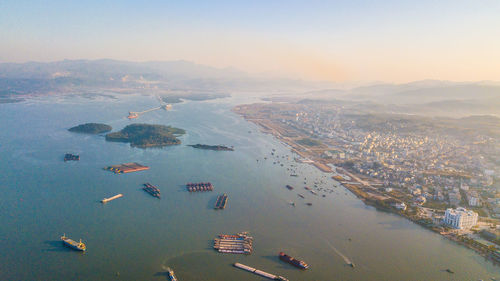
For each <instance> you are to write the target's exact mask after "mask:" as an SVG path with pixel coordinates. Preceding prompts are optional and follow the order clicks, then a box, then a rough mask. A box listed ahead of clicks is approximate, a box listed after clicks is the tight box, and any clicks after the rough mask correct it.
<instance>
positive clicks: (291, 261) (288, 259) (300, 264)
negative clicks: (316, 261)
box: [279, 252, 309, 269]
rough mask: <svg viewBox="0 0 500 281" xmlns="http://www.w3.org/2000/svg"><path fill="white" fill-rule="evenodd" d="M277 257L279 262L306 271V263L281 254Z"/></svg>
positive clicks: (307, 266)
mask: <svg viewBox="0 0 500 281" xmlns="http://www.w3.org/2000/svg"><path fill="white" fill-rule="evenodd" d="M279 257H280V260H282V261H284V262H287V263H289V264H291V265H293V266H296V267H298V268H300V269H308V268H309V265H308V264H307V263H305V262H303V261H300V260H297V259H294V258H292V257H290V256H289V255H287V254H285V253H283V252H280V253H279Z"/></svg>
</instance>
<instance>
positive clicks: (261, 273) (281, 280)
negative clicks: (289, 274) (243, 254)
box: [233, 262, 288, 281]
mask: <svg viewBox="0 0 500 281" xmlns="http://www.w3.org/2000/svg"><path fill="white" fill-rule="evenodd" d="M233 266H234V267H237V268H239V269H243V270H246V271H248V272H251V273H253V274H257V275H259V276H262V277H265V278H268V279H271V280H279V281H288V279H286V278H285V277H283V276H278V275H274V274H271V273H267V272H265V271H262V270H258V269H256V268H253V267H250V266H248V265H244V264H241V263H238V262H237V263H235V264H233Z"/></svg>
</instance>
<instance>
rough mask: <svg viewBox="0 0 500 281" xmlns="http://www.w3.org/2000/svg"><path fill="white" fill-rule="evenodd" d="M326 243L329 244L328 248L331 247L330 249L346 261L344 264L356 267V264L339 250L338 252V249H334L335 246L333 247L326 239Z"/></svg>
mask: <svg viewBox="0 0 500 281" xmlns="http://www.w3.org/2000/svg"><path fill="white" fill-rule="evenodd" d="M325 241H326V243H327V244H328V246H330V248H331V249H332V250H333V251H335V253H336V254H337V255H339V256H340V257H341V258H342V259H343V260H344V262H345V263H346V264H348V265H351V266H353V265H354V263H353V262H352V261H351V260H350V259H349V258H348V257H346V256H345V255H344V254H342V253H341V252H340V251H339V250H337V248H335V247H334V246H333V245H332V244H331V243H330V242H329V241H328V240H326V239H325Z"/></svg>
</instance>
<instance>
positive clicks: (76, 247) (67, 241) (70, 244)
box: [61, 234, 87, 251]
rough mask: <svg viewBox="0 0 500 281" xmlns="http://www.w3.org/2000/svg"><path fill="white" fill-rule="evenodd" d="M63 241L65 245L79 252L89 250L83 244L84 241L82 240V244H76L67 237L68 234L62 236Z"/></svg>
mask: <svg viewBox="0 0 500 281" xmlns="http://www.w3.org/2000/svg"><path fill="white" fill-rule="evenodd" d="M61 240H62V241H63V243H64V245H66V246H68V247H70V248H72V249H74V250H77V251H85V250H87V246H85V244H84V243H83V242H82V239H80V242H76V241H74V240H72V239H70V238H68V237H66V234H63V236H61Z"/></svg>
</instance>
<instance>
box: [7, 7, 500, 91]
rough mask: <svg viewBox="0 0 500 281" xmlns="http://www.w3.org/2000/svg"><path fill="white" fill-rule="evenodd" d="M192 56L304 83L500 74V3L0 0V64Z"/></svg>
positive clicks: (490, 77)
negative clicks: (307, 81) (304, 81)
mask: <svg viewBox="0 0 500 281" xmlns="http://www.w3.org/2000/svg"><path fill="white" fill-rule="evenodd" d="M102 58H110V59H117V60H130V61H159V60H162V61H163V60H188V61H192V62H195V63H199V64H205V65H210V66H214V67H221V68H225V67H234V68H237V69H240V70H243V71H246V72H249V73H255V74H261V75H270V76H279V77H293V78H301V79H306V80H327V81H335V82H346V81H386V82H409V81H415V80H422V79H440V80H452V81H480V80H494V81H499V80H500V1H498V0H470V1H462V0H454V1H448V0H440V1H437V0H436V1H428V0H421V1H404V0H388V1H382V0H379V1H368V0H366V1H356V0H352V1H326V0H325V1H315V0H309V1H294V0H265V1H260V0H250V1H248V0H247V1H237V0H233V1H217V0H214V1H206V0H200V1H189V0H178V1H169V0H158V1H147V0H144V1H129V0H121V1H107V0H100V1H94V0H88V1H71V0H67V1H24V0H15V1H10V0H0V62H26V61H57V60H63V59H102Z"/></svg>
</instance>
